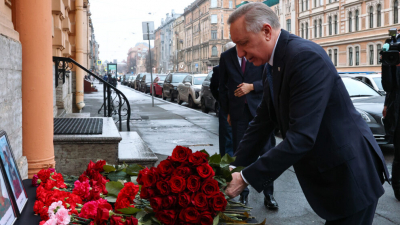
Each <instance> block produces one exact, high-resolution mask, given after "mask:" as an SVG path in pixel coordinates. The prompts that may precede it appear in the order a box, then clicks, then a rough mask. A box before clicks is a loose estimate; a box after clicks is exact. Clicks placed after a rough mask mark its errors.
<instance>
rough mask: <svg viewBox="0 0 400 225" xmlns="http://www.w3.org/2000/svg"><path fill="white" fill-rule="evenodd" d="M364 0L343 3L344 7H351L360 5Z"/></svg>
mask: <svg viewBox="0 0 400 225" xmlns="http://www.w3.org/2000/svg"><path fill="white" fill-rule="evenodd" d="M362 2H364V1H362V0H358V1H355V2H349V3H344V4H343V5H342V7H350V6H354V5H359V4H362Z"/></svg>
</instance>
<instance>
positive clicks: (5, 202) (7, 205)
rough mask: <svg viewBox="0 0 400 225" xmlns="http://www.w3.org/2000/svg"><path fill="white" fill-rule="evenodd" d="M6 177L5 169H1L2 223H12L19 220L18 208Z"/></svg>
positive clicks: (0, 209)
mask: <svg viewBox="0 0 400 225" xmlns="http://www.w3.org/2000/svg"><path fill="white" fill-rule="evenodd" d="M6 179H7V178H6V176H5V174H4V172H3V169H0V225H12V224H14V222H15V220H17V212H16V208H15V207H14V206H15V205H14V203H13V201H12V198H11V191H10V189H9V187H7V185H6Z"/></svg>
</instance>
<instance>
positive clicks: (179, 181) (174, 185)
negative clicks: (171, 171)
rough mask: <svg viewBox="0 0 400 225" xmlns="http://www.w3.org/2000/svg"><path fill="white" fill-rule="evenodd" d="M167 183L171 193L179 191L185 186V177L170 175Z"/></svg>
mask: <svg viewBox="0 0 400 225" xmlns="http://www.w3.org/2000/svg"><path fill="white" fill-rule="evenodd" d="M169 185H170V186H171V192H173V193H180V192H182V191H183V190H185V188H186V182H185V179H184V178H182V177H178V176H174V177H171V179H170V180H169Z"/></svg>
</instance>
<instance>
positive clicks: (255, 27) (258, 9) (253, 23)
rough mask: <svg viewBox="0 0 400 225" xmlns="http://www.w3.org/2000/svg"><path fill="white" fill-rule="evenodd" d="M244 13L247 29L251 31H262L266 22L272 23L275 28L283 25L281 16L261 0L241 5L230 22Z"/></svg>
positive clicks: (231, 16)
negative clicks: (280, 19)
mask: <svg viewBox="0 0 400 225" xmlns="http://www.w3.org/2000/svg"><path fill="white" fill-rule="evenodd" d="M243 15H244V20H245V23H246V30H247V31H249V32H253V33H258V32H260V31H261V29H262V27H263V25H264V24H266V23H268V24H269V25H271V27H272V29H274V30H277V29H279V28H280V27H281V25H280V23H279V18H278V16H277V15H276V14H275V12H274V11H272V9H271V8H270V7H268V6H267V5H266V4H264V3H261V2H252V3H247V4H245V5H242V6H240V7H239V8H237V9H236V10H235V11H233V13H232V14H231V15H230V16H229V19H228V24H232V23H233V22H235V21H236V20H237V19H239V18H240V17H242V16H243Z"/></svg>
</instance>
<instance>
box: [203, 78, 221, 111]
mask: <svg viewBox="0 0 400 225" xmlns="http://www.w3.org/2000/svg"><path fill="white" fill-rule="evenodd" d="M212 74H213V71H210V72H209V73H208V75H207V77H206V79H205V80H204V82H203V84H202V85H201V91H200V96H201V111H203V112H204V113H208V112H209V111H210V110H212V111H214V112H216V113H217V114H218V102H217V101H216V100H215V98H214V96H213V95H212V94H211V89H210V83H211V82H210V80H211V77H212Z"/></svg>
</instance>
